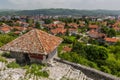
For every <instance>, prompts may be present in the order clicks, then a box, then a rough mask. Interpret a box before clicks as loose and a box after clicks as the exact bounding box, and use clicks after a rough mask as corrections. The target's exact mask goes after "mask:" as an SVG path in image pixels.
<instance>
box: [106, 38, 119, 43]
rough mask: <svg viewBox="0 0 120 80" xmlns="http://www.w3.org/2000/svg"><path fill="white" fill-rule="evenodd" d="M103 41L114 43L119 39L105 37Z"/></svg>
mask: <svg viewBox="0 0 120 80" xmlns="http://www.w3.org/2000/svg"><path fill="white" fill-rule="evenodd" d="M105 41H107V42H113V43H115V42H117V41H119V40H118V39H116V38H105Z"/></svg>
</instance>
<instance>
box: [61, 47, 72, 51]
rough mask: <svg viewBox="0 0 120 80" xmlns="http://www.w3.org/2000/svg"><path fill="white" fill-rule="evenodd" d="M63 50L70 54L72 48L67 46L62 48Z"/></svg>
mask: <svg viewBox="0 0 120 80" xmlns="http://www.w3.org/2000/svg"><path fill="white" fill-rule="evenodd" d="M63 50H64V51H66V52H70V51H71V50H72V48H70V47H69V46H65V47H64V48H63Z"/></svg>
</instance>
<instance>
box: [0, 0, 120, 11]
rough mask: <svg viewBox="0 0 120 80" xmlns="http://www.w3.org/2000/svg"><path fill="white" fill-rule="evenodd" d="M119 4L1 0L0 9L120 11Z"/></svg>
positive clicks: (111, 0) (93, 0) (91, 0)
mask: <svg viewBox="0 0 120 80" xmlns="http://www.w3.org/2000/svg"><path fill="white" fill-rule="evenodd" d="M119 3H120V0H74V1H73V0H69V1H68V0H60V1H56V0H47V1H46V0H3V1H0V9H14V10H34V9H49V8H64V9H78V10H98V9H101V10H120V5H119ZM112 5H113V6H112Z"/></svg>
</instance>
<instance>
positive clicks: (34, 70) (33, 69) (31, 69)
mask: <svg viewBox="0 0 120 80" xmlns="http://www.w3.org/2000/svg"><path fill="white" fill-rule="evenodd" d="M43 67H44V66H43V65H40V64H32V65H31V66H26V69H27V71H26V74H30V75H35V76H37V77H46V78H47V77H48V76H49V74H48V72H47V71H41V70H42V68H43Z"/></svg>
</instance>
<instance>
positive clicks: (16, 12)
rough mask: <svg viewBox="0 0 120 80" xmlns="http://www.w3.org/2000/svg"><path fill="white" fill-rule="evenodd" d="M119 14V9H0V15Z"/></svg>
mask: <svg viewBox="0 0 120 80" xmlns="http://www.w3.org/2000/svg"><path fill="white" fill-rule="evenodd" d="M37 14H44V15H81V16H90V15H91V16H92V15H94V16H95V15H120V11H119V10H76V9H36V10H2V11H1V10H0V15H37Z"/></svg>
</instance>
